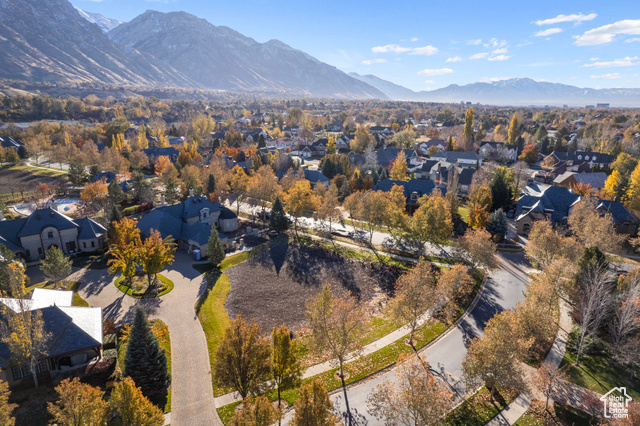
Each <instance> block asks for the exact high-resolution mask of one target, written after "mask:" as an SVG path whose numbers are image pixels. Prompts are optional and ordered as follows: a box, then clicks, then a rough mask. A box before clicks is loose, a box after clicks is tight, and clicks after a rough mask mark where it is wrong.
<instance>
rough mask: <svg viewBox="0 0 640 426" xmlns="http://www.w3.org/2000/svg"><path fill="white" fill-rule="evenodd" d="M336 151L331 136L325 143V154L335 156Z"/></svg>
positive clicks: (334, 142) (333, 139) (334, 140)
mask: <svg viewBox="0 0 640 426" xmlns="http://www.w3.org/2000/svg"><path fill="white" fill-rule="evenodd" d="M336 151H337V149H336V139H335V138H334V137H333V136H329V140H328V141H327V148H326V152H327V154H335V153H336Z"/></svg>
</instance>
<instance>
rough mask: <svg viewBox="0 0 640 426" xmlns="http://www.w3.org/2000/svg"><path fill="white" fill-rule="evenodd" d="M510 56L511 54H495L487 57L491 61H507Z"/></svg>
mask: <svg viewBox="0 0 640 426" xmlns="http://www.w3.org/2000/svg"><path fill="white" fill-rule="evenodd" d="M510 57H511V56H508V55H495V56H489V58H487V59H488V60H489V61H506V60H507V59H509V58H510Z"/></svg>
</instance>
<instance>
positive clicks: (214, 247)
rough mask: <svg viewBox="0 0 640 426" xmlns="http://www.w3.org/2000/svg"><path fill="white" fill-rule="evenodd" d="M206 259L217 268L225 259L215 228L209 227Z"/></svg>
mask: <svg viewBox="0 0 640 426" xmlns="http://www.w3.org/2000/svg"><path fill="white" fill-rule="evenodd" d="M207 257H208V258H209V262H211V264H212V265H213V266H218V265H219V264H220V263H221V262H222V261H223V260H224V257H225V252H224V247H222V241H221V240H220V234H219V233H218V230H217V229H216V227H215V226H212V227H211V235H210V236H209V241H208V242H207Z"/></svg>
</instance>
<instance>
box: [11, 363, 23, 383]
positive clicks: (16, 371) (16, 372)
mask: <svg viewBox="0 0 640 426" xmlns="http://www.w3.org/2000/svg"><path fill="white" fill-rule="evenodd" d="M11 375H12V376H13V380H20V379H22V371H21V370H20V367H18V366H13V367H11Z"/></svg>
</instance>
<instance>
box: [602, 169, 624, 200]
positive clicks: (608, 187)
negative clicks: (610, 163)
mask: <svg viewBox="0 0 640 426" xmlns="http://www.w3.org/2000/svg"><path fill="white" fill-rule="evenodd" d="M623 189H624V188H622V179H621V177H620V172H618V171H617V170H614V171H613V172H611V174H610V175H609V177H608V178H607V180H606V181H605V182H604V192H605V194H606V196H607V198H609V199H611V200H614V199H616V198H618V197H619V196H620V195H621V194H622V193H623Z"/></svg>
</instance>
